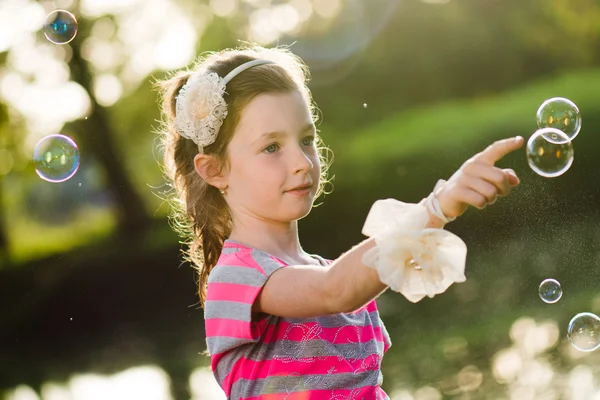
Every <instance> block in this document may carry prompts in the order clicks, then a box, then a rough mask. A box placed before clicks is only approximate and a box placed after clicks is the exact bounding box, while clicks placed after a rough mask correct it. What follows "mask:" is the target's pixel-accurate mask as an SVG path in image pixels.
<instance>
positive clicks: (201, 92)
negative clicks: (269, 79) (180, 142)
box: [175, 60, 274, 153]
mask: <svg viewBox="0 0 600 400" xmlns="http://www.w3.org/2000/svg"><path fill="white" fill-rule="evenodd" d="M262 64H274V62H273V61H269V60H252V61H248V62H246V63H244V64H242V65H240V66H238V67H237V68H235V69H234V70H233V71H231V72H230V73H228V74H227V75H226V76H225V77H224V78H221V77H220V76H219V75H218V74H217V73H216V72H208V73H207V72H205V71H201V72H194V73H193V74H192V75H191V76H190V77H189V78H188V80H187V82H186V84H185V85H183V87H182V88H181V89H180V90H179V94H178V95H177V98H176V106H175V126H176V127H177V129H178V131H179V133H180V134H181V136H183V137H185V138H188V139H191V140H192V141H193V142H194V143H196V144H197V145H198V150H199V151H200V153H202V152H203V150H204V147H206V146H208V145H210V144H212V143H214V141H215V140H216V139H217V134H218V133H219V129H221V125H222V124H223V120H225V117H226V116H227V103H225V99H224V98H223V94H224V93H225V86H226V85H227V83H229V81H230V80H231V79H233V78H234V77H235V76H236V75H238V74H239V73H240V72H243V71H245V70H247V69H248V68H251V67H254V66H256V65H262Z"/></svg>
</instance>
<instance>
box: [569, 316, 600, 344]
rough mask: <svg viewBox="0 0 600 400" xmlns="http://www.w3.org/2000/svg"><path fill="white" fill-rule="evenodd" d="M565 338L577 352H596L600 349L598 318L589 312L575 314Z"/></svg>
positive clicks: (599, 324)
mask: <svg viewBox="0 0 600 400" xmlns="http://www.w3.org/2000/svg"><path fill="white" fill-rule="evenodd" d="M567 336H568V338H569V341H570V342H571V345H572V346H573V347H575V348H576V349H577V350H581V351H594V350H596V349H597V348H598V347H600V318H598V316H597V315H596V314H592V313H589V312H583V313H579V314H577V315H576V316H574V317H573V318H572V319H571V322H569V327H568V329H567Z"/></svg>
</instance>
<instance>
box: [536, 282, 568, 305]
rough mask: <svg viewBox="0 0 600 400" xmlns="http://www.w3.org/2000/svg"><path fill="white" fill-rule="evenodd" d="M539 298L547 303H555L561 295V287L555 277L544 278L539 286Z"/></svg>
mask: <svg viewBox="0 0 600 400" xmlns="http://www.w3.org/2000/svg"><path fill="white" fill-rule="evenodd" d="M539 293H540V298H541V299H542V301H543V302H545V303H548V304H553V303H556V302H557V301H559V300H560V298H561V297H562V294H563V292H562V287H561V286H560V283H559V282H558V281H557V280H556V279H544V280H543V281H542V283H540V287H539Z"/></svg>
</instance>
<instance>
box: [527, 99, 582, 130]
mask: <svg viewBox="0 0 600 400" xmlns="http://www.w3.org/2000/svg"><path fill="white" fill-rule="evenodd" d="M535 117H536V120H537V124H538V127H539V128H555V129H558V130H560V131H562V132H564V133H566V134H567V136H568V137H569V139H570V140H573V139H574V138H575V136H577V134H578V133H579V131H580V130H581V113H580V112H579V108H577V106H576V105H575V103H573V102H572V101H571V100H569V99H565V98H563V97H553V98H551V99H548V100H546V101H544V102H543V103H542V105H541V106H540V108H538V110H537V113H536V116H535Z"/></svg>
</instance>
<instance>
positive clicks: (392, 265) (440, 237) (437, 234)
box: [362, 199, 467, 303]
mask: <svg viewBox="0 0 600 400" xmlns="http://www.w3.org/2000/svg"><path fill="white" fill-rule="evenodd" d="M428 220H429V215H428V213H427V209H426V208H425V207H424V206H423V205H421V204H408V203H403V202H401V201H398V200H395V199H386V200H378V201H376V202H375V203H374V204H373V206H372V207H371V210H370V212H369V215H368V216H367V220H366V222H365V225H364V227H363V230H362V233H363V234H364V235H366V236H371V237H375V241H376V243H377V245H376V246H375V247H373V248H371V249H369V250H368V251H366V252H365V254H364V255H363V258H362V261H363V263H364V264H365V265H367V266H370V267H372V268H375V269H376V270H377V272H378V275H379V279H380V280H381V282H383V283H384V284H386V285H388V286H389V287H390V289H392V290H393V291H395V292H399V293H401V294H402V295H404V297H406V298H407V299H408V300H409V301H411V302H413V303H416V302H418V301H419V300H421V299H422V298H424V297H425V296H429V297H433V296H435V295H436V294H439V293H443V292H445V291H446V289H447V288H448V287H449V286H450V285H451V284H452V283H454V282H464V281H465V280H466V278H465V274H464V271H465V262H466V257H467V246H466V244H465V243H464V242H463V241H462V239H460V238H459V237H458V236H456V235H455V234H453V233H451V232H448V231H446V230H443V229H434V228H423V227H424V226H425V225H426V224H427V221H428Z"/></svg>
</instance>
